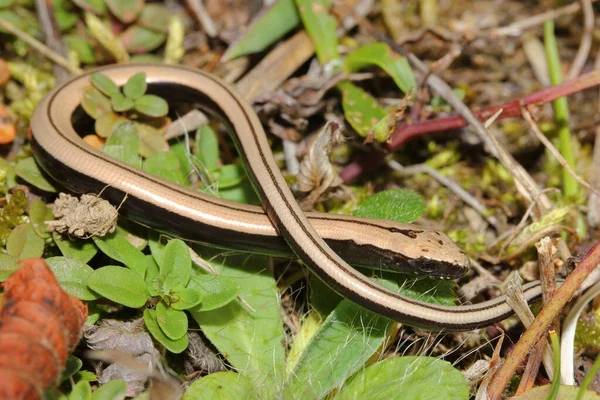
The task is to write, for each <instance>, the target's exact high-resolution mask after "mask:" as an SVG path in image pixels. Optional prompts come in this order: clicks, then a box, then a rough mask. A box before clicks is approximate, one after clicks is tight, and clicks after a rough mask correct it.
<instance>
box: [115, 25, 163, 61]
mask: <svg viewBox="0 0 600 400" xmlns="http://www.w3.org/2000/svg"><path fill="white" fill-rule="evenodd" d="M166 39H167V35H166V34H165V33H163V32H157V31H153V30H151V29H147V28H143V27H141V26H138V25H132V26H130V27H129V28H127V30H126V31H125V32H123V35H121V40H122V41H123V44H124V45H125V48H126V49H127V51H128V52H130V53H135V54H142V53H148V52H150V51H152V50H154V49H156V48H157V47H159V46H160V45H161V44H163V43H164V42H165V40H166Z"/></svg>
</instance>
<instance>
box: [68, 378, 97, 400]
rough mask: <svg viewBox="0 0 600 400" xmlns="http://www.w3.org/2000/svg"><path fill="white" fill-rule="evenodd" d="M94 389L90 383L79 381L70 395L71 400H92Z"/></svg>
mask: <svg viewBox="0 0 600 400" xmlns="http://www.w3.org/2000/svg"><path fill="white" fill-rule="evenodd" d="M91 399H92V387H91V386H90V382H89V381H83V380H82V381H79V382H77V383H76V384H75V386H73V390H71V393H69V400H91Z"/></svg>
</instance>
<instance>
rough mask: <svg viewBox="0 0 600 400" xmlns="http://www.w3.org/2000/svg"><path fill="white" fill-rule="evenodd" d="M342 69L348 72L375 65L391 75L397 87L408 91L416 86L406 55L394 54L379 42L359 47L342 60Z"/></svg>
mask: <svg viewBox="0 0 600 400" xmlns="http://www.w3.org/2000/svg"><path fill="white" fill-rule="evenodd" d="M343 65H344V70H345V71H346V72H348V73H353V72H356V71H359V70H361V69H363V68H365V67H369V66H371V65H377V66H378V67H380V68H381V69H383V70H384V71H385V72H386V73H387V74H388V75H389V76H391V77H392V79H393V80H394V82H395V83H396V85H397V86H398V88H400V90H402V91H403V92H404V93H408V92H409V91H410V90H411V89H412V88H415V87H416V86H417V81H416V79H415V76H414V75H413V72H412V69H411V68H410V65H409V64H408V60H407V59H406V57H404V56H401V55H399V54H396V53H394V52H393V51H392V49H390V47H389V46H388V45H387V44H385V43H381V42H377V43H372V44H368V45H366V46H362V47H359V48H358V49H356V50H355V51H353V52H352V53H350V55H348V56H347V57H346V58H345V59H344V61H343Z"/></svg>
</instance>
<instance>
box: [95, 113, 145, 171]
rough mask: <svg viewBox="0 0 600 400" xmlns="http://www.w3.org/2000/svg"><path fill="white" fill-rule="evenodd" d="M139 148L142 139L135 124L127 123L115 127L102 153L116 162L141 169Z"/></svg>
mask: <svg viewBox="0 0 600 400" xmlns="http://www.w3.org/2000/svg"><path fill="white" fill-rule="evenodd" d="M139 147H140V139H139V137H138V135H137V129H136V126H135V124H134V123H132V122H130V121H127V122H122V123H120V124H118V125H117V126H115V128H114V130H113V131H112V134H111V135H110V137H109V138H108V139H107V140H106V144H105V145H104V147H103V148H102V152H103V153H105V154H108V155H109V156H111V157H112V158H114V159H116V160H119V161H122V162H124V163H126V164H129V165H131V166H133V167H136V168H140V167H141V165H142V158H141V157H140V156H139V154H138V151H139Z"/></svg>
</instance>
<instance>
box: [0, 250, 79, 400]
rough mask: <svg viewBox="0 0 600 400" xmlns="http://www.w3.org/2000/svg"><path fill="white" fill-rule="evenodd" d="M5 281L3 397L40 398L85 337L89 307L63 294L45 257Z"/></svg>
mask: <svg viewBox="0 0 600 400" xmlns="http://www.w3.org/2000/svg"><path fill="white" fill-rule="evenodd" d="M21 266H22V267H21V269H19V270H18V271H17V272H15V273H14V274H13V275H12V276H11V277H10V278H9V279H8V280H7V281H6V282H4V285H3V286H4V297H3V304H2V309H1V310H0V354H2V357H0V398H2V399H4V398H19V399H38V398H40V396H41V393H42V392H43V390H44V389H45V388H48V387H51V386H53V385H55V384H56V383H57V379H58V377H59V376H60V373H61V372H62V370H63V369H64V367H65V363H66V359H67V356H68V353H69V352H70V351H72V350H73V349H74V348H75V346H77V343H78V342H79V339H80V338H81V329H82V327H83V323H84V322H85V320H86V318H87V307H86V306H85V305H84V304H83V303H82V302H81V301H79V299H77V298H75V297H73V296H71V295H70V294H68V293H66V292H65V291H63V290H62V288H61V287H60V286H59V284H58V281H57V280H56V278H55V276H54V274H53V273H52V271H51V270H50V269H49V268H48V266H47V265H46V263H45V261H44V260H43V259H41V258H31V259H27V260H23V261H22V262H21Z"/></svg>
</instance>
